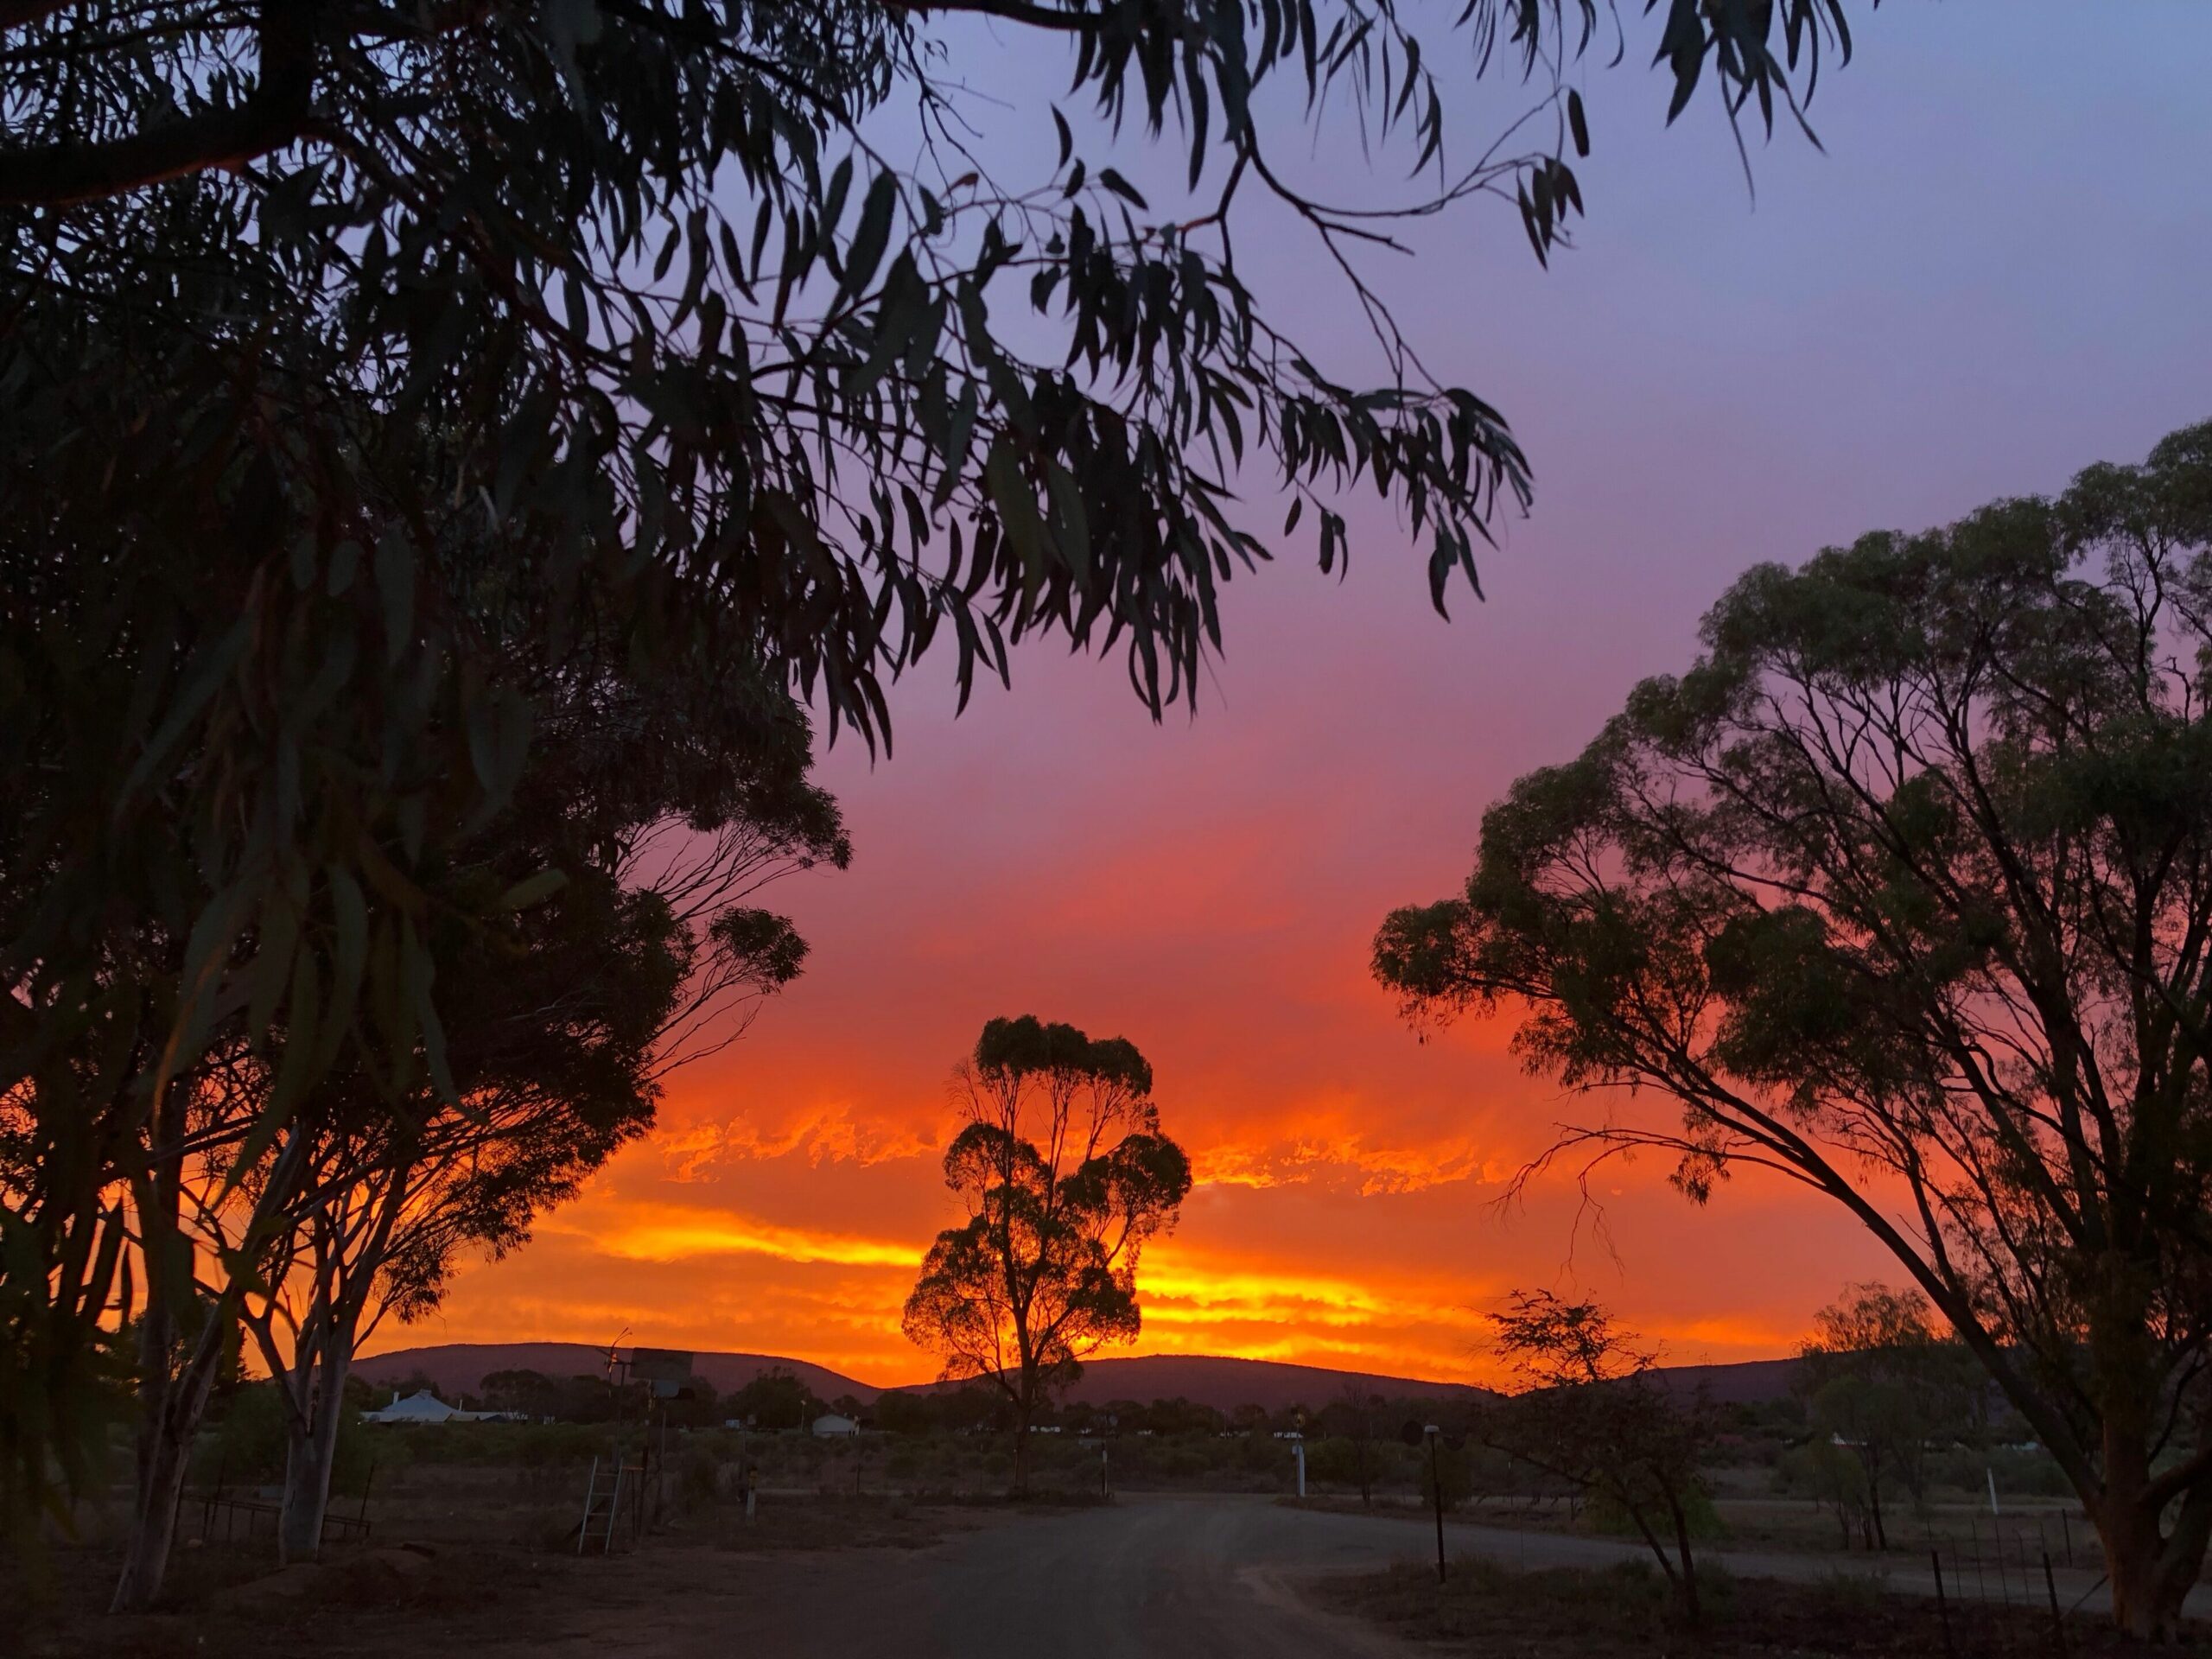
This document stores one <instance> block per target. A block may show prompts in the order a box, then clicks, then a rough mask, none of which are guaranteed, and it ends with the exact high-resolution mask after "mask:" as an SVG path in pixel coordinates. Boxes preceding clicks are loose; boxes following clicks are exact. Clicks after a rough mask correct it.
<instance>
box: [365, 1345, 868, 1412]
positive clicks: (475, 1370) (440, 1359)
mask: <svg viewBox="0 0 2212 1659" xmlns="http://www.w3.org/2000/svg"><path fill="white" fill-rule="evenodd" d="M629 1345H630V1344H625V1350H627V1348H628V1347H629ZM653 1345H654V1344H651V1343H647V1344H645V1346H647V1347H652V1346H653ZM779 1368H780V1369H781V1370H787V1371H789V1372H790V1373H791V1375H792V1376H796V1377H798V1379H799V1381H800V1382H802V1383H805V1384H806V1386H807V1387H808V1388H810V1389H813V1390H814V1392H815V1393H816V1394H817V1395H820V1396H821V1397H822V1398H823V1399H824V1400H835V1399H837V1398H839V1397H840V1396H841V1395H848V1394H849V1395H852V1396H853V1397H854V1398H855V1399H856V1400H860V1401H863V1402H865V1401H869V1400H873V1399H874V1398H875V1396H876V1395H878V1394H879V1393H880V1392H881V1390H880V1389H876V1388H874V1387H872V1386H871V1385H869V1384H868V1383H861V1382H858V1381H856V1380H855V1379H854V1378H852V1377H849V1376H846V1375H844V1373H843V1372H842V1371H833V1370H830V1369H829V1367H828V1366H827V1365H815V1364H811V1363H809V1362H807V1361H805V1360H804V1359H785V1358H782V1357H779V1356H778V1355H775V1354H723V1353H702V1354H700V1355H698V1356H697V1357H696V1358H695V1359H694V1360H693V1361H692V1366H691V1369H692V1372H693V1374H694V1375H695V1376H701V1377H703V1378H704V1379H706V1381H707V1382H709V1383H712V1384H713V1385H714V1389H715V1393H716V1394H730V1393H734V1391H735V1390H737V1389H741V1388H743V1387H744V1386H745V1385H746V1384H747V1383H750V1382H751V1381H752V1380H753V1378H754V1377H756V1376H760V1373H761V1372H763V1371H767V1370H777V1369H779ZM606 1369H607V1351H606V1350H605V1349H604V1348H598V1347H594V1346H593V1345H592V1344H590V1343H588V1342H442V1343H437V1344H432V1345H430V1346H427V1347H422V1348H396V1349H393V1350H392V1351H391V1352H389V1353H382V1354H372V1355H371V1356H369V1357H367V1358H365V1359H358V1360H355V1361H354V1362H353V1375H354V1376H359V1377H361V1378H364V1379H365V1380H366V1381H368V1382H370V1383H375V1384H377V1385H378V1387H380V1388H389V1387H391V1386H392V1385H394V1384H396V1383H399V1382H400V1381H401V1380H402V1379H404V1378H406V1377H410V1376H418V1375H419V1376H427V1377H429V1379H430V1381H431V1382H432V1383H434V1384H435V1385H436V1388H437V1390H438V1393H439V1394H440V1395H442V1397H444V1398H446V1399H448V1400H450V1399H451V1398H452V1397H453V1396H454V1395H456V1394H474V1393H476V1392H477V1391H478V1390H479V1389H480V1388H481V1387H482V1386H483V1382H484V1379H485V1378H486V1376H490V1375H491V1374H492V1373H493V1371H537V1372H538V1373H539V1374H540V1375H542V1376H550V1377H556V1378H564V1377H571V1376H602V1375H604V1374H605V1371H606Z"/></svg>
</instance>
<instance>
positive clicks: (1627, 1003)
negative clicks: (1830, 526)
mask: <svg viewBox="0 0 2212 1659" xmlns="http://www.w3.org/2000/svg"><path fill="white" fill-rule="evenodd" d="M1703 637H1704V641H1705V652H1704V654H1703V655H1702V656H1701V657H1700V659H1699V661H1698V662H1697V663H1696V664H1695V665H1694V667H1693V668H1692V669H1691V670H1690V671H1688V673H1686V674H1683V675H1681V676H1680V677H1662V678H1657V679H1653V680H1648V681H1646V682H1644V683H1643V684H1642V685H1640V686H1639V687H1637V690H1635V692H1634V693H1633V694H1632V695H1631V696H1630V698H1629V700H1628V703H1627V706H1626V708H1625V709H1624V710H1623V711H1622V712H1621V713H1620V714H1619V715H1617V716H1615V717H1614V718H1613V719H1612V720H1611V721H1610V722H1609V723H1608V724H1607V725H1606V727H1605V729H1604V731H1603V732H1602V733H1601V734H1600V735H1599V737H1598V738H1597V740H1596V741H1594V742H1592V744H1591V746H1590V747H1588V748H1587V749H1586V750H1585V751H1584V752H1583V753H1582V754H1581V755H1580V757H1579V758H1578V759H1576V760H1572V761H1569V762H1567V763H1566V764H1564V765H1561V766H1554V767H1549V768H1547V769H1545V770H1543V771H1540V772H1534V773H1532V774H1530V775H1529V776H1528V777H1526V778H1523V779H1521V780H1520V781H1519V782H1518V783H1516V785H1514V787H1513V789H1512V791H1511V792H1510V794H1509V795H1508V796H1507V797H1506V798H1505V799H1503V801H1501V802H1500V803H1498V804H1497V805H1496V806H1494V807H1492V808H1491V810H1490V811H1489V812H1488V813H1487V814H1486V815H1485V817H1484V822H1483V829H1482V838H1481V846H1480V851H1479V854H1478V859H1477V862H1476V867H1475V870H1474V873H1473V874H1472V876H1471V878H1470V880H1469V881H1468V884H1467V887H1466V888H1465V892H1464V893H1463V894H1462V895H1461V896H1460V897H1459V898H1456V899H1449V900H1446V901H1445V902H1444V903H1442V904H1440V905H1434V906H1427V907H1426V908H1418V909H1409V910H1404V911H1400V912H1397V913H1395V914H1394V915H1393V916H1392V917H1390V918H1389V920H1388V921H1387V922H1386V923H1385V924H1384V925H1383V928H1382V930H1381V931H1380V932H1379V933H1378V934H1377V936H1376V947H1375V968H1376V973H1377V975H1378V976H1380V978H1381V979H1382V980H1383V982H1384V983H1385V984H1386V985H1389V986H1390V987H1393V988H1395V989H1397V990H1398V991H1399V992H1400V993H1401V994H1402V995H1403V996H1404V998H1405V1000H1406V1004H1407V1007H1408V1010H1409V1011H1410V1012H1411V1013H1412V1014H1414V1016H1416V1017H1417V1018H1421V1019H1430V1018H1441V1017H1448V1016H1450V1015H1452V1014H1456V1013H1458V1012H1459V1011H1461V1010H1464V1009H1465V1008H1468V1007H1478V1008H1480V1009H1483V1010H1484V1011H1486V1012H1494V1013H1500V1014H1507V1015H1508V1016H1509V1017H1511V1018H1512V1019H1514V1020H1515V1021H1516V1037H1515V1042H1516V1047H1517V1050H1518V1052H1520V1054H1521V1055H1522V1058H1524V1059H1525V1060H1526V1061H1527V1063H1528V1064H1529V1065H1530V1066H1531V1067H1532V1068H1534V1069H1535V1070H1537V1071H1542V1072H1544V1073H1547V1074H1548V1075H1552V1076H1554V1077H1559V1078H1560V1079H1561V1080H1562V1081H1563V1082H1565V1083H1567V1084H1569V1085H1571V1086H1574V1087H1577V1088H1585V1089H1599V1088H1606V1087H1612V1086H1624V1087H1628V1088H1639V1087H1640V1088H1642V1089H1643V1090H1648V1091H1651V1092H1653V1093H1656V1094H1658V1095H1661V1096H1666V1097H1669V1098H1671V1099H1672V1100H1673V1101H1674V1102H1675V1103H1677V1104H1678V1105H1679V1106H1680V1107H1681V1120H1680V1122H1678V1123H1669V1122H1663V1121H1660V1120H1659V1119H1658V1118H1657V1117H1656V1116H1655V1115H1654V1114H1652V1113H1651V1112H1649V1111H1648V1110H1633V1111H1629V1112H1624V1113H1623V1114H1621V1115H1619V1116H1615V1117H1611V1118H1609V1119H1608V1120H1606V1121H1605V1122H1595V1123H1589V1124H1586V1125H1582V1126H1579V1127H1575V1128H1569V1129H1568V1130H1567V1131H1566V1132H1565V1134H1564V1137H1563V1141H1562V1142H1561V1146H1560V1148H1555V1150H1559V1149H1563V1148H1564V1147H1585V1148H1587V1149H1588V1150H1589V1151H1590V1152H1591V1153H1592V1155H1595V1156H1604V1155H1607V1154H1611V1153H1613V1152H1618V1151H1621V1150H1626V1149H1633V1148H1637V1147H1655V1148H1659V1149H1662V1150H1663V1151H1665V1152H1666V1153H1668V1154H1670V1155H1672V1156H1673V1157H1674V1158H1675V1173H1674V1179H1675V1183H1676V1185H1678V1186H1680V1187H1681V1190H1682V1191H1683V1192H1685V1193H1687V1194H1688V1196H1689V1197H1691V1198H1694V1199H1696V1200H1698V1201H1700V1202H1703V1201H1705V1200H1707V1199H1708V1198H1712V1197H1713V1195H1714V1194H1715V1193H1716V1192H1718V1191H1719V1189H1720V1187H1721V1186H1722V1185H1724V1184H1725V1183H1726V1180H1727V1179H1728V1178H1729V1177H1730V1175H1731V1174H1732V1173H1734V1172H1736V1171H1738V1170H1739V1169H1743V1168H1758V1169H1763V1170H1766V1171H1769V1172H1772V1173H1778V1174H1780V1175H1782V1176H1784V1177H1787V1178H1789V1179H1792V1180H1794V1181H1796V1182H1798V1183H1800V1184H1802V1185H1806V1186H1808V1187H1810V1188H1811V1189H1813V1190H1814V1191H1815V1192H1820V1193H1821V1194H1823V1195H1825V1196H1827V1197H1828V1198H1831V1199H1833V1200H1834V1201H1835V1202H1837V1203H1840V1204H1841V1205H1844V1206H1845V1207H1846V1208H1847V1210H1848V1211H1850V1212H1851V1213H1852V1214H1853V1215H1854V1216H1856V1217H1858V1218H1859V1220H1860V1221H1861V1222H1862V1223H1863V1224H1865V1225H1866V1227H1867V1228H1868V1229H1869V1230H1871V1231H1872V1233H1873V1235H1874V1236H1876V1237H1877V1238H1878V1239H1879V1240H1880V1241H1881V1243H1883V1244H1885V1246H1886V1247H1887V1248H1888V1249H1890V1251H1891V1253H1892V1254H1893V1255H1895V1256H1896V1258H1897V1261H1898V1262H1900V1263H1901V1264H1902V1265H1903V1266H1904V1269H1905V1270H1906V1272H1907V1273H1908V1274H1909V1275H1910V1280H1911V1282H1912V1284H1913V1285H1914V1286H1915V1287H1917V1288H1918V1289H1919V1290H1920V1291H1921V1292H1922V1293H1923V1294H1925V1295H1926V1296H1927V1297H1928V1298H1929V1300H1930V1301H1931V1302H1932V1303H1934V1305H1935V1306H1936V1307H1937V1308H1938V1309H1939V1310H1941V1312H1942V1315H1943V1316H1944V1318H1945V1319H1948V1321H1949V1322H1950V1324H1951V1325H1953V1326H1954V1327H1955V1329H1956V1330H1957V1332H1958V1333H1959V1335H1960V1336H1961V1338H1962V1339H1963V1340H1964V1341H1965V1342H1966V1344H1967V1345H1968V1346H1969V1347H1970V1348H1971V1349H1972V1350H1973V1351H1974V1353H1975V1355H1976V1356H1977V1357H1979V1358H1980V1360H1981V1362H1982V1363H1983V1364H1984V1365H1985V1366H1986V1367H1987V1369H1988V1370H1989V1371H1990V1373H1991V1375H1992V1376H1993V1377H1994V1378H1995V1379H1996V1381H1997V1383H1999V1385H2000V1386H2001V1387H2002V1389H2004V1392H2005V1395H2007V1396H2008V1397H2009V1398H2010V1400H2011V1401H2012V1403H2013V1404H2014V1405H2015V1406H2016V1407H2017V1408H2018V1409H2019V1411H2020V1413H2021V1414H2022V1415H2023V1416H2024V1417H2025V1418H2026V1420H2027V1421H2028V1422H2029V1424H2030V1425H2031V1427H2032V1429H2033V1432H2034V1433H2035V1434H2036V1436H2037V1439H2038V1440H2041V1441H2042V1442H2043V1443H2044V1445H2045V1446H2048V1447H2049V1448H2050V1452H2051V1453H2052V1455H2053V1456H2054V1457H2055V1458H2056V1459H2057V1460H2058V1462H2059V1464H2060V1465H2061V1466H2062V1467H2063V1469H2064V1470H2065V1471H2066V1472H2067V1475H2068V1477H2069V1479H2070V1480H2071V1481H2072V1483H2073V1484H2074V1485H2075V1488H2076V1490H2077V1491H2079V1492H2080V1493H2081V1495H2082V1499H2083V1502H2084V1503H2085V1504H2086V1505H2087V1507H2088V1511H2089V1513H2090V1515H2091V1516H2093V1517H2094V1520H2095V1522H2096V1524H2097V1527H2098V1529H2099V1531H2100V1534H2101V1536H2102V1539H2103V1541H2104V1545H2105V1548H2106V1552H2107V1559H2108V1561H2109V1563H2110V1567H2111V1572H2112V1579H2113V1586H2114V1590H2115V1607H2116V1611H2117V1613H2118V1616H2119V1618H2120V1620H2121V1621H2122V1622H2123V1623H2124V1624H2126V1625H2127V1626H2128V1627H2129V1628H2131V1629H2132V1630H2136V1631H2138V1632H2139V1633H2149V1632H2153V1631H2164V1630H2168V1629H2169V1628H2170V1627H2171V1624H2172V1622H2173V1620H2174V1619H2175V1618H2177V1616H2178V1611H2179V1607H2180V1605H2181V1603H2180V1598H2181V1596H2182V1595H2183V1593H2184V1592H2186V1589H2187V1587H2188V1586H2190V1584H2192V1583H2194V1582H2195V1580H2196V1573H2197V1569H2198V1566H2199V1564H2200V1563H2201V1561H2202V1557H2203V1554H2204V1551H2205V1545H2206V1541H2207V1538H2208V1536H2212V1383H2208V1378H2207V1373H2206V1359H2207V1355H2208V1349H2207V1344H2208V1339H2212V1300H2208V1298H2207V1295H2206V1289H2205V1287H2206V1286H2207V1284H2208V1283H2212V1279H2208V1275H2207V1272H2206V1262H2207V1245H2208V1242H2212V1241H2208V1238H2207V1233H2206V1221H2207V1215H2208V1209H2207V1204H2206V1195H2207V1192H2208V1183H2212V1077H2208V1072H2207V1061H2208V1053H2209V1052H2212V1049H2208V1035H2209V1033H2212V1026H2208V1018H2209V1017H2212V720H2208V718H2207V715H2206V708H2207V696H2208V694H2209V693H2212V426H2198V427H2192V428H2190V429H2184V430H2183V431H2179V432H2177V433H2174V434H2173V435H2171V436H2170V437H2168V438H2166V439H2165V440H2164V441H2163V442H2160V443H2159V444H2158V446H2157V447H2156V448H2154V449H2153V450H2152V454H2151V455H2150V458H2149V459H2148V461H2146V462H2145V463H2144V464H2142V465H2140V466H2112V465H2104V466H2097V467H2090V468H2089V469H2088V470H2087V471H2085V472H2083V473H2082V474H2081V475H2080V476H2079V477H2077V478H2076V479H2075V480H2074V483H2073V486H2072V487H2071V488H2069V490H2067V491H2066V492H2065V493H2064V494H2063V495H2062V496H2060V497H2058V498H2057V499H2054V500H2042V499H2024V500H2012V501H2002V502H1999V503H1996V504H1994V505H1991V506H1988V507H1986V508H1984V509H1982V510H1981V511H1980V512H1975V513H1973V514H1971V515H1969V516H1967V518H1963V519H1961V520H1960V521H1959V522H1957V523H1956V524H1951V525H1948V526H1946V527H1943V528H1941V529H1937V530H1932V531H1925V532H1923V533H1921V534H1918V535H1897V534H1888V533H1882V534H1875V535H1870V536H1867V537H1863V538H1861V539H1860V540H1859V541H1858V542H1857V543H1853V545H1852V546H1850V547H1847V548H1838V549H1832V550H1828V551H1826V552H1823V553H1821V554H1820V555H1819V556H1816V557H1815V558H1813V559H1812V560H1810V561H1808V563H1806V564H1805V565H1804V566H1802V568H1801V569H1795V570H1791V569H1784V568H1783V567H1781V566H1779V565H1762V566H1759V567H1758V568H1757V569H1753V570H1751V571H1750V572H1748V573H1747V574H1746V575H1744V576H1743V577H1742V578H1741V579H1740V580H1739V581H1738V582H1737V583H1736V584H1735V586H1734V587H1733V588H1731V589H1730V590H1729V592H1728V593H1727V594H1726V596H1725V597H1724V598H1723V599H1722V600H1721V601H1720V602H1719V605H1717V606H1716V607H1714V608H1713V611H1712V612H1711V613H1709V614H1708V616H1707V619H1706V621H1705V626H1704V630H1703Z"/></svg>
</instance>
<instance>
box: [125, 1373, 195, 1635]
mask: <svg viewBox="0 0 2212 1659" xmlns="http://www.w3.org/2000/svg"><path fill="white" fill-rule="evenodd" d="M191 1452H192V1431H191V1427H190V1426H189V1425H187V1426H186V1427H184V1430H183V1432H182V1433H181V1434H180V1433H174V1432H171V1425H170V1423H169V1421H168V1414H167V1413H166V1412H164V1413H161V1414H159V1415H158V1417H157V1418H156V1421H151V1422H149V1423H147V1424H145V1425H144V1426H143V1427H141V1428H140V1430H139V1440H138V1485H137V1491H135V1492H134V1493H133V1494H132V1496H131V1509H130V1541H129V1543H128V1545H127V1546H126V1547H125V1548H124V1556H123V1575H122V1577H121V1578H119V1579H118V1580H117V1581H116V1586H115V1599H114V1600H113V1601H111V1603H110V1604H109V1607H108V1611H110V1612H116V1613H142V1612H144V1611H147V1610H148V1609H149V1608H150V1607H151V1606H152V1605H154V1600H155V1598H156V1597H157V1596H159V1595H160V1594H161V1592H162V1577H163V1576H164V1575H165V1574H166V1573H168V1564H169V1548H170V1546H171V1545H172V1544H174V1543H175V1541H176V1513H177V1506H178V1505H179V1503H181V1502H182V1500H183V1497H184V1478H185V1473H186V1471H187V1467H188V1465H189V1463H190V1461H191Z"/></svg>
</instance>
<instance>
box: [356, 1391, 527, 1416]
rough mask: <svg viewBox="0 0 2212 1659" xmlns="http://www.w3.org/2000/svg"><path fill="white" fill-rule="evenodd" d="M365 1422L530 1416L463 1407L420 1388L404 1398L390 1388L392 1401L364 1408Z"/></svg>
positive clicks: (513, 1412)
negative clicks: (451, 1404) (383, 1405)
mask: <svg viewBox="0 0 2212 1659" xmlns="http://www.w3.org/2000/svg"><path fill="white" fill-rule="evenodd" d="M361 1421H363V1422H365V1423H520V1422H527V1421H529V1419H528V1418H527V1417H525V1416H524V1414H522V1413H521V1412H518V1411H463V1410H461V1408H460V1407H458V1406H449V1405H448V1404H446V1402H444V1401H442V1400H441V1399H439V1398H438V1396H437V1395H435V1394H433V1393H431V1392H430V1390H429V1389H418V1390H416V1392H415V1393H413V1394H410V1395H408V1396H407V1397H406V1398H405V1399H404V1400H403V1399H401V1398H400V1397H399V1391H398V1390H397V1389H394V1390H392V1395H391V1404H390V1405H388V1406H386V1407H385V1408H384V1409H383V1410H381V1411H365V1412H363V1413H362V1414H361Z"/></svg>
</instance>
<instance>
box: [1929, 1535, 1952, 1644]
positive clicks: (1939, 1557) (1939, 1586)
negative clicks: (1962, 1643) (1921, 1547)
mask: <svg viewBox="0 0 2212 1659" xmlns="http://www.w3.org/2000/svg"><path fill="white" fill-rule="evenodd" d="M1928 1564H1929V1566H1930V1567H1934V1568H1935V1569H1936V1618H1940V1619H1942V1621H1943V1652H1944V1654H1945V1656H1946V1659H1948V1656H1949V1654H1950V1651H1951V1604H1950V1602H1949V1601H1948V1599H1945V1597H1944V1594H1943V1553H1942V1551H1941V1550H1939V1549H1936V1548H1933V1547H1931V1548H1929V1552H1928Z"/></svg>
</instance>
